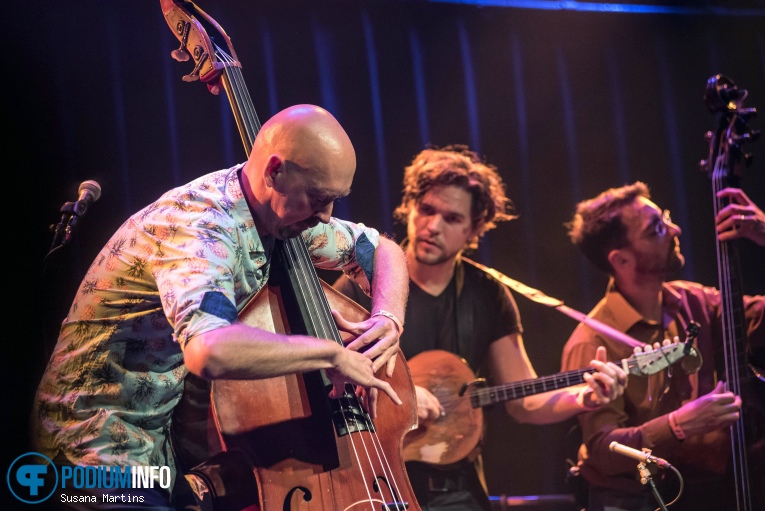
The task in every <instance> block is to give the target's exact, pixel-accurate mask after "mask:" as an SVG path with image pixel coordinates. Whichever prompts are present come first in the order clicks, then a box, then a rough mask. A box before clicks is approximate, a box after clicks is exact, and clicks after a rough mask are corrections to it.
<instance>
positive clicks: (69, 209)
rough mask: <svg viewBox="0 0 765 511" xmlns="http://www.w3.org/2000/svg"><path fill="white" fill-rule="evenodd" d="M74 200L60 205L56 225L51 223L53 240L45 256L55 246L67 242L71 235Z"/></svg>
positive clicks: (74, 213)
mask: <svg viewBox="0 0 765 511" xmlns="http://www.w3.org/2000/svg"><path fill="white" fill-rule="evenodd" d="M75 204H76V203H75V202H65V203H64V205H63V206H61V211H60V213H61V220H59V222H58V223H57V224H56V225H51V226H50V230H51V231H53V241H52V242H51V245H50V249H49V250H48V255H46V256H45V257H46V258H47V257H48V256H49V255H50V254H52V253H53V251H54V250H56V249H57V248H59V247H61V246H64V245H66V244H67V243H69V240H70V239H71V236H72V226H71V220H72V217H73V216H74V215H76V214H77V213H76V212H75Z"/></svg>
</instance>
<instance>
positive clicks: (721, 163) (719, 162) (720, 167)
mask: <svg viewBox="0 0 765 511" xmlns="http://www.w3.org/2000/svg"><path fill="white" fill-rule="evenodd" d="M734 122H735V119H734V120H732V121H731V122H730V123H729V126H728V130H727V131H726V138H725V139H724V140H728V139H729V137H730V136H731V130H732V126H733V123H734ZM724 140H720V144H721V145H722V147H720V148H719V150H718V156H717V158H716V159H715V167H714V171H713V174H712V178H713V179H712V188H713V194H714V201H713V203H714V216H715V217H717V214H718V213H719V212H720V210H721V209H722V208H723V207H725V204H724V203H723V200H722V199H720V198H718V197H717V193H718V192H719V191H720V190H722V189H723V188H724V187H725V185H726V179H727V176H728V173H729V172H730V171H731V169H729V168H727V165H726V147H727V144H726V143H725V141H724ZM717 256H718V257H717V271H718V280H719V287H720V295H721V304H720V305H721V307H722V319H723V324H722V326H723V353H724V360H725V374H726V377H727V378H726V384H727V386H728V390H730V391H731V392H733V393H734V394H736V395H741V389H740V381H739V365H738V357H739V354H738V346H737V345H736V344H737V343H736V342H735V339H736V332H735V318H734V313H733V310H734V304H733V294H734V293H733V287H732V280H731V271H732V268H731V254H730V244H729V243H727V242H723V241H720V240H717ZM742 415H743V410H742ZM731 429H732V432H733V433H734V434H733V438H732V439H731V445H732V451H733V452H732V455H733V459H734V461H733V472H734V480H735V481H736V487H737V491H736V498H737V499H738V498H739V489H743V488H747V487H748V484H747V483H748V481H747V479H748V475H747V474H748V467H747V466H746V464H747V458H746V440H745V438H744V424H743V420H738V421H736V422H735V423H734V424H733V425H732V426H731Z"/></svg>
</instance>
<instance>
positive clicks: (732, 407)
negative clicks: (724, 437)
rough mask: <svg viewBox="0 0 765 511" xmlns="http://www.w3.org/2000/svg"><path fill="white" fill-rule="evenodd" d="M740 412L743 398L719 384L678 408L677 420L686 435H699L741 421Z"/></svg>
mask: <svg viewBox="0 0 765 511" xmlns="http://www.w3.org/2000/svg"><path fill="white" fill-rule="evenodd" d="M740 411H741V398H740V397H739V396H737V395H735V394H734V393H733V392H729V391H726V390H725V384H724V383H723V382H717V386H716V387H715V388H714V389H713V390H712V392H710V393H709V394H705V395H703V396H701V397H698V398H696V399H694V400H693V401H690V402H688V403H685V404H684V405H683V406H681V407H680V408H678V409H677V411H675V420H677V424H678V425H679V426H680V427H681V428H682V430H683V432H684V433H685V434H686V435H698V434H703V433H708V432H710V431H714V430H716V429H721V428H727V427H728V426H730V425H731V424H733V423H734V422H736V421H737V420H738V419H739V417H740Z"/></svg>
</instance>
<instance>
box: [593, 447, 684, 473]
mask: <svg viewBox="0 0 765 511" xmlns="http://www.w3.org/2000/svg"><path fill="white" fill-rule="evenodd" d="M608 450H610V451H611V452H618V453H619V454H621V455H623V456H627V457H628V458H632V459H635V460H638V461H640V462H643V463H656V464H657V465H658V466H659V467H660V468H671V467H672V465H671V464H670V463H669V462H668V461H667V460H665V459H662V458H659V457H656V456H653V455H652V454H651V451H650V450H645V451H638V450H637V449H633V448H632V447H627V446H626V445H623V444H620V443H619V442H611V444H610V445H609V446H608Z"/></svg>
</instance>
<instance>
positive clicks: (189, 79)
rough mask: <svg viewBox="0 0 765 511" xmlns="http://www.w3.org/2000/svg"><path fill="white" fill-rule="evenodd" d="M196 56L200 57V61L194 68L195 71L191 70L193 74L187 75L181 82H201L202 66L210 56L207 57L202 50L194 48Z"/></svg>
mask: <svg viewBox="0 0 765 511" xmlns="http://www.w3.org/2000/svg"><path fill="white" fill-rule="evenodd" d="M194 55H195V56H197V55H199V57H198V58H199V60H198V61H197V65H196V66H194V69H192V70H191V73H189V74H187V75H185V76H184V77H183V78H181V80H183V81H184V82H195V81H197V80H199V70H200V69H202V64H204V63H205V61H206V60H207V58H208V57H209V55H207V52H205V51H204V50H202V49H201V48H200V47H199V46H197V47H196V48H194Z"/></svg>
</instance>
